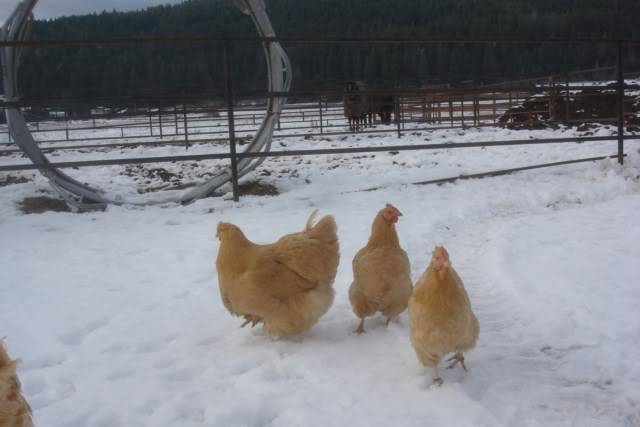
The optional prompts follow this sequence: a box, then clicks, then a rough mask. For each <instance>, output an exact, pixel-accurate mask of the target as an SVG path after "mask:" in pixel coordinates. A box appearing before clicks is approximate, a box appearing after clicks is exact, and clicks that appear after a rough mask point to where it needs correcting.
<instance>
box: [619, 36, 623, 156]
mask: <svg viewBox="0 0 640 427" xmlns="http://www.w3.org/2000/svg"><path fill="white" fill-rule="evenodd" d="M622 47H623V46H622V41H621V40H619V41H618V58H617V59H618V66H617V71H618V88H617V89H618V163H620V164H623V163H624V72H623V65H622V53H623V51H622Z"/></svg>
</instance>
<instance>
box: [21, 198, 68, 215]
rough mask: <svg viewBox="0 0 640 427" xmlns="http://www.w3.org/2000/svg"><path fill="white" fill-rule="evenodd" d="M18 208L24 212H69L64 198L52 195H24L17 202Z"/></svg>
mask: <svg viewBox="0 0 640 427" xmlns="http://www.w3.org/2000/svg"><path fill="white" fill-rule="evenodd" d="M19 207H20V210H21V211H22V212H23V213H25V214H41V213H44V212H71V209H69V206H67V204H66V203H65V201H64V200H61V199H54V198H52V197H46V196H38V197H26V198H24V199H23V200H22V201H21V202H20V203H19Z"/></svg>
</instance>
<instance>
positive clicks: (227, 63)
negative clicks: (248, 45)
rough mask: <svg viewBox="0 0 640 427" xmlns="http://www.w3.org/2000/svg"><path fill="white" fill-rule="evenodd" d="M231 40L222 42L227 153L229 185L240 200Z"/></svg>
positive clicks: (235, 199) (237, 199)
mask: <svg viewBox="0 0 640 427" xmlns="http://www.w3.org/2000/svg"><path fill="white" fill-rule="evenodd" d="M231 54H232V51H231V41H230V40H225V42H224V80H225V84H226V93H225V102H226V104H227V120H228V122H229V127H228V128H229V155H230V157H231V186H232V187H233V200H234V201H235V202H237V201H239V200H240V191H239V189H238V159H237V157H236V128H235V119H234V117H233V78H232V76H231Z"/></svg>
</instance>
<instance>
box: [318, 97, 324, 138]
mask: <svg viewBox="0 0 640 427" xmlns="http://www.w3.org/2000/svg"><path fill="white" fill-rule="evenodd" d="M318 109H319V110H320V135H322V132H323V129H322V99H320V100H319V101H318Z"/></svg>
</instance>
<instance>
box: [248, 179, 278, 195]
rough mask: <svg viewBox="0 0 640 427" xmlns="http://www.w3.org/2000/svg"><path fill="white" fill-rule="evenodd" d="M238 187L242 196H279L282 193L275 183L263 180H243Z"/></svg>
mask: <svg viewBox="0 0 640 427" xmlns="http://www.w3.org/2000/svg"><path fill="white" fill-rule="evenodd" d="M238 187H239V188H238V189H239V190H240V195H241V196H277V195H278V194H280V192H279V191H278V188H276V186H275V185H272V184H267V183H265V182H261V181H249V182H243V183H241V184H240V185H239V186H238Z"/></svg>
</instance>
